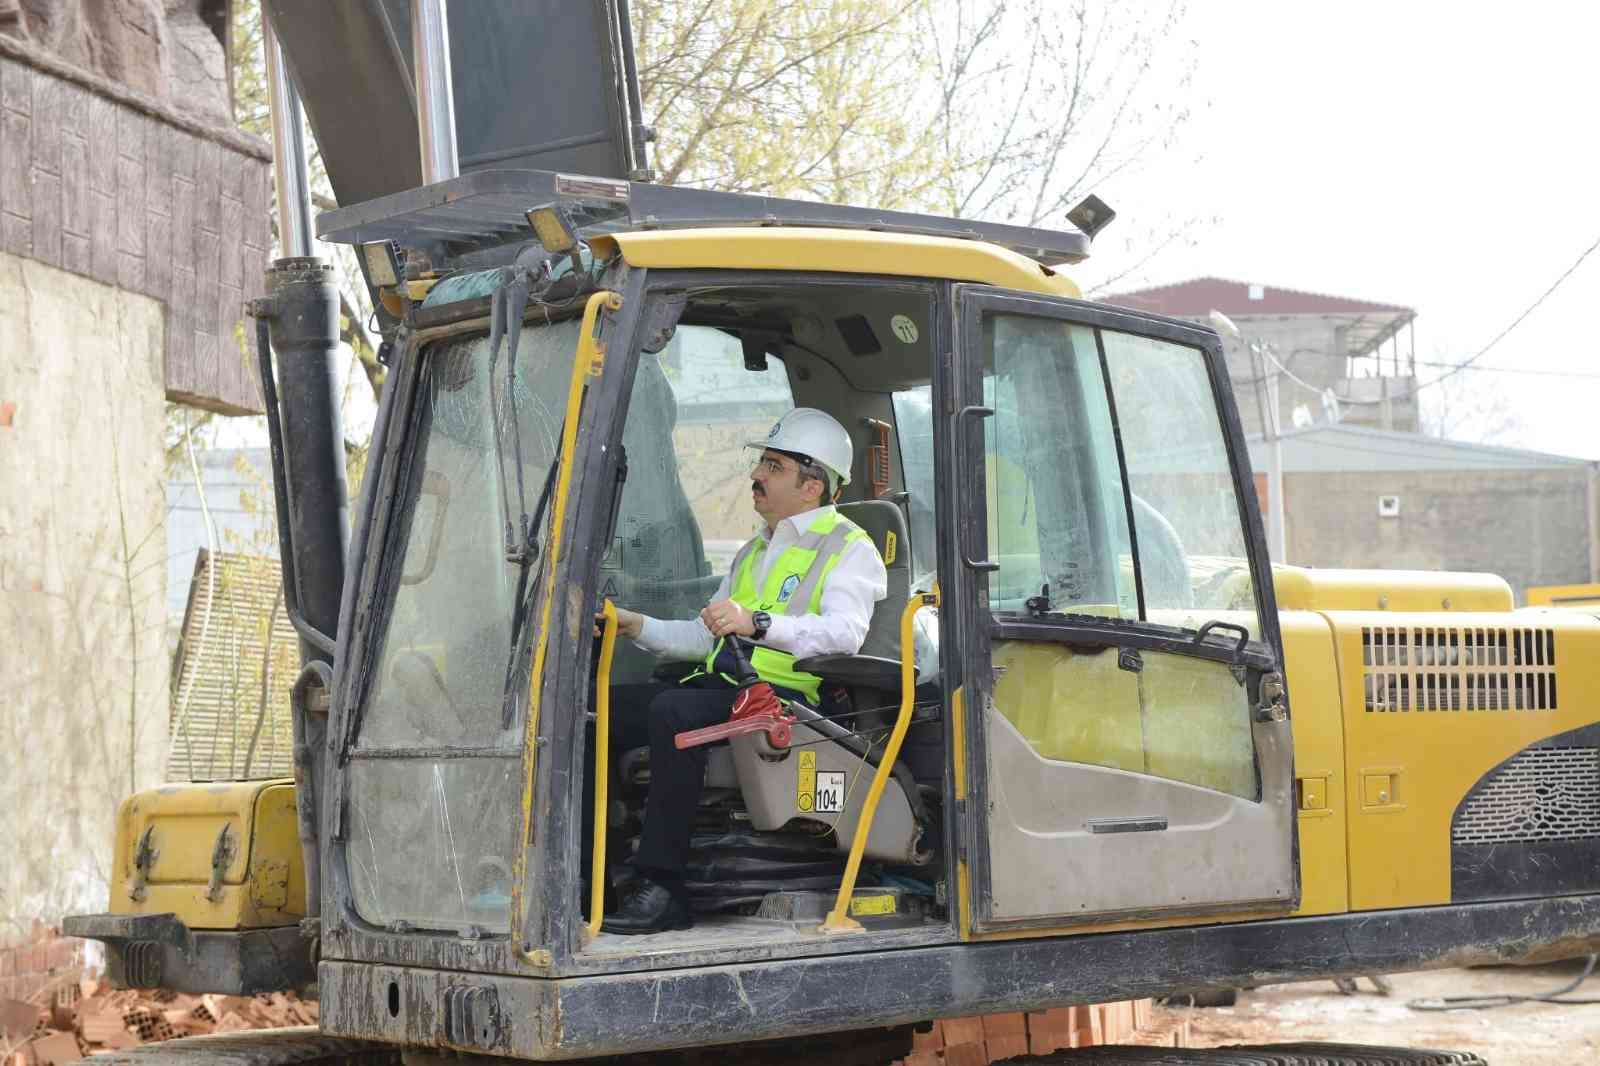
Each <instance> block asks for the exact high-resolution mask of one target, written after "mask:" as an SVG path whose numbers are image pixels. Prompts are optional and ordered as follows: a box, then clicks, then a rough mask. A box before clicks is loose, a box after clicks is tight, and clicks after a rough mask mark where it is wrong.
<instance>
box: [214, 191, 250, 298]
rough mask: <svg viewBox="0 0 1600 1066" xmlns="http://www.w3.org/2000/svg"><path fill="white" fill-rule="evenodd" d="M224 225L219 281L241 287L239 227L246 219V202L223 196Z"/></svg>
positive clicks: (219, 233)
mask: <svg viewBox="0 0 1600 1066" xmlns="http://www.w3.org/2000/svg"><path fill="white" fill-rule="evenodd" d="M221 211H222V226H221V229H219V230H218V237H219V238H220V239H221V240H220V246H219V248H218V252H219V259H218V263H217V282H218V283H219V284H221V285H231V286H233V287H235V288H238V287H240V282H241V279H240V277H239V267H240V264H239V247H240V244H241V242H240V234H239V228H240V226H241V225H242V223H243V221H244V204H242V203H240V202H239V201H238V200H230V199H228V198H227V197H223V199H222V204H221Z"/></svg>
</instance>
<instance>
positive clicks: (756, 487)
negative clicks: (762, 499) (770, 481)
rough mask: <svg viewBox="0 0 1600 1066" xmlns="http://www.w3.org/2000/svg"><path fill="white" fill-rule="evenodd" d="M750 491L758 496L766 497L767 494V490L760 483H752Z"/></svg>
mask: <svg viewBox="0 0 1600 1066" xmlns="http://www.w3.org/2000/svg"><path fill="white" fill-rule="evenodd" d="M750 491H751V492H753V493H755V494H756V495H757V496H765V495H766V494H767V490H766V489H765V488H764V487H762V484H761V482H759V481H752V482H750Z"/></svg>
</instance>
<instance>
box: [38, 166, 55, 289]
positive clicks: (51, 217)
mask: <svg viewBox="0 0 1600 1066" xmlns="http://www.w3.org/2000/svg"><path fill="white" fill-rule="evenodd" d="M33 257H34V258H35V259H37V260H39V261H40V262H41V263H49V264H50V265H51V266H54V267H58V266H60V265H61V179H60V178H59V177H57V176H56V175H54V174H47V173H44V172H42V171H40V172H36V173H35V174H34V176H33Z"/></svg>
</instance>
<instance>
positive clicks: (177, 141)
mask: <svg viewBox="0 0 1600 1066" xmlns="http://www.w3.org/2000/svg"><path fill="white" fill-rule="evenodd" d="M169 128H170V129H171V131H172V136H171V137H170V138H169V139H168V140H167V152H168V154H169V155H170V156H171V157H172V173H173V176H174V177H180V178H185V179H187V180H189V181H193V180H194V177H195V165H196V162H197V158H196V157H197V153H198V152H199V150H200V139H199V138H198V137H196V136H195V135H194V134H192V133H189V132H188V131H186V130H180V129H177V128H175V127H169Z"/></svg>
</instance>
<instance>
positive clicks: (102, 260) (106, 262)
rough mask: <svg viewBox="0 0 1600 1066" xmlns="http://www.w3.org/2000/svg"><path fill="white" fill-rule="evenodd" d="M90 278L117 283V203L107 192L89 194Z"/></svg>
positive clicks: (111, 283)
mask: <svg viewBox="0 0 1600 1066" xmlns="http://www.w3.org/2000/svg"><path fill="white" fill-rule="evenodd" d="M89 246H90V253H91V254H90V262H89V273H90V276H92V277H95V278H99V279H100V280H101V281H103V282H105V283H106V284H107V285H115V284H116V283H117V265H118V264H117V201H116V199H115V198H114V197H113V196H112V195H111V194H110V193H109V192H102V191H101V190H99V189H95V190H94V191H93V192H91V193H90V194H89Z"/></svg>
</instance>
